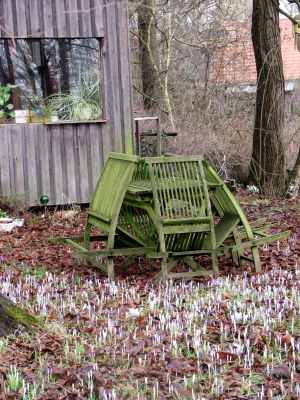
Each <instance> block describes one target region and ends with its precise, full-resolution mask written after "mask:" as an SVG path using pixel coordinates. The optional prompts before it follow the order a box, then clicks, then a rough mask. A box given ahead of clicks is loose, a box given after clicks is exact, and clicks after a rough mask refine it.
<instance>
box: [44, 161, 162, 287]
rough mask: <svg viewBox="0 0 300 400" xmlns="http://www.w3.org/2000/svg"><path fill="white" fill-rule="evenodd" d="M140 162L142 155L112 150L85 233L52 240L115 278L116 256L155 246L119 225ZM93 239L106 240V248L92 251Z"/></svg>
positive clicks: (143, 250)
mask: <svg viewBox="0 0 300 400" xmlns="http://www.w3.org/2000/svg"><path fill="white" fill-rule="evenodd" d="M139 162H141V159H140V158H139V157H138V156H134V155H126V154H119V153H110V155H109V157H108V160H107V162H106V164H105V166H104V169H103V171H102V173H101V176H100V178H99V181H98V184H97V186H96V189H95V192H94V195H93V199H92V201H91V204H90V211H87V220H86V226H85V233H84V236H83V237H73V238H52V239H50V240H51V241H52V242H54V243H68V244H69V245H71V246H72V247H73V249H75V250H76V251H75V252H71V253H70V254H71V255H72V256H74V257H77V258H85V259H86V260H87V261H88V262H90V263H92V264H93V265H95V266H97V267H99V268H100V269H102V270H103V271H104V272H106V273H107V275H108V277H109V278H111V279H113V277H114V267H113V257H114V256H118V255H126V254H132V253H133V254H139V253H141V252H142V253H145V251H147V250H150V249H151V250H152V249H153V248H154V247H153V246H152V247H149V246H147V243H148V242H147V243H146V242H145V241H143V240H140V239H139V238H138V237H136V236H135V235H133V234H132V233H131V232H130V230H128V229H125V227H124V226H122V224H118V221H119V215H120V210H121V207H122V204H123V200H124V196H125V193H126V190H127V187H128V184H129V182H130V181H131V180H132V178H133V175H134V173H135V171H136V170H137V168H138V165H139ZM92 227H96V228H98V229H99V230H100V232H101V235H94V236H92V235H91V229H92ZM91 242H106V249H105V250H99V251H98V250H91ZM80 243H83V244H80ZM141 248H142V249H141ZM145 248H146V249H145ZM102 256H105V257H106V258H107V262H106V265H104V264H103V263H101V262H99V261H98V259H99V258H100V257H102Z"/></svg>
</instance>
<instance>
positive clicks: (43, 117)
mask: <svg viewBox="0 0 300 400" xmlns="http://www.w3.org/2000/svg"><path fill="white" fill-rule="evenodd" d="M29 100H30V106H29V116H30V122H45V121H49V110H48V108H47V105H46V103H45V99H44V98H43V97H42V96H41V95H37V94H32V95H31V96H30V98H29Z"/></svg>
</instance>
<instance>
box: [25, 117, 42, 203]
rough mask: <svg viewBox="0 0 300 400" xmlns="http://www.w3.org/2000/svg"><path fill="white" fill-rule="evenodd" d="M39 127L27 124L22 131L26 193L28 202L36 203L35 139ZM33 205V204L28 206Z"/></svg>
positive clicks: (37, 195) (37, 196) (37, 193)
mask: <svg viewBox="0 0 300 400" xmlns="http://www.w3.org/2000/svg"><path fill="white" fill-rule="evenodd" d="M38 127H39V125H37V124H28V126H26V129H24V139H25V144H26V145H25V151H26V153H25V154H24V157H25V158H26V170H25V171H24V172H25V174H26V177H25V178H26V191H28V195H29V202H30V203H31V202H34V201H35V200H37V201H38V198H39V191H38V177H37V165H36V138H37V135H38V134H39V133H40V132H38ZM30 205H33V204H30Z"/></svg>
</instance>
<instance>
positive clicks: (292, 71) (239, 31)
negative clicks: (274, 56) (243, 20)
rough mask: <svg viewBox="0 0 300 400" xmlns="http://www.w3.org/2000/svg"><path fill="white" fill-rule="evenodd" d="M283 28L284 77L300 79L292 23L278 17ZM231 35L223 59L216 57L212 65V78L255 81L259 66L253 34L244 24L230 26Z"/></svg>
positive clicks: (240, 81) (234, 81) (286, 78)
mask: <svg viewBox="0 0 300 400" xmlns="http://www.w3.org/2000/svg"><path fill="white" fill-rule="evenodd" d="M279 25H280V30H281V52H282V59H283V70H284V78H285V80H293V79H299V78H300V52H299V51H298V50H297V49H295V48H294V38H293V35H292V23H291V21H290V20H289V19H287V18H283V19H280V20H279ZM227 30H228V32H229V33H230V38H229V40H228V43H227V45H226V51H225V52H224V54H223V55H222V57H221V58H218V59H215V60H214V62H213V65H212V74H211V76H212V78H214V79H217V80H218V81H219V82H223V83H228V84H233V83H243V84H249V83H255V82H256V66H255V59H254V51H253V46H252V40H251V33H250V32H249V31H248V32H246V31H245V28H244V26H243V27H242V28H240V27H237V26H235V27H231V28H227Z"/></svg>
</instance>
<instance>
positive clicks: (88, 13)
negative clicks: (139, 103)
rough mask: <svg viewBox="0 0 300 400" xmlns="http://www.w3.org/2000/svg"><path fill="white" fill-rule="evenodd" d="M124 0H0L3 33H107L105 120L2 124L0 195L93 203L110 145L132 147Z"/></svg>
mask: <svg viewBox="0 0 300 400" xmlns="http://www.w3.org/2000/svg"><path fill="white" fill-rule="evenodd" d="M126 4H127V3H126V1H125V0H65V1H62V0H22V1H19V0H0V39H1V38H14V39H17V38H23V39H26V38H88V37H96V38H103V40H101V47H102V48H101V53H102V62H101V74H102V76H101V81H102V110H103V115H104V117H105V118H106V119H107V120H106V121H102V122H91V123H70V124H66V123H64V124H59V123H57V124H55V123H53V124H43V123H41V124H35V123H30V124H0V197H1V196H9V195H11V194H13V193H20V194H23V193H28V197H29V202H30V203H31V204H34V203H35V202H36V201H39V198H40V196H41V195H43V194H45V195H47V196H48V197H49V198H50V201H49V204H51V205H55V204H63V203H64V202H65V201H66V199H68V201H69V203H89V202H90V200H91V198H92V194H93V191H94V188H95V186H96V183H97V181H98V179H99V176H100V173H101V170H102V168H103V165H104V163H105V161H106V159H107V156H108V154H109V153H110V152H111V151H118V152H122V153H128V154H133V152H134V137H133V133H134V123H133V109H132V108H133V106H132V96H131V74H130V44H129V25H128V14H127V5H126Z"/></svg>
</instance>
